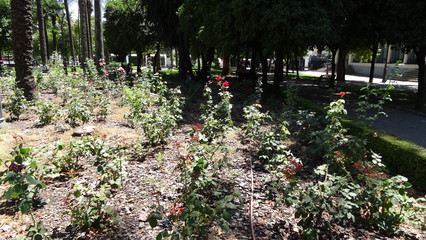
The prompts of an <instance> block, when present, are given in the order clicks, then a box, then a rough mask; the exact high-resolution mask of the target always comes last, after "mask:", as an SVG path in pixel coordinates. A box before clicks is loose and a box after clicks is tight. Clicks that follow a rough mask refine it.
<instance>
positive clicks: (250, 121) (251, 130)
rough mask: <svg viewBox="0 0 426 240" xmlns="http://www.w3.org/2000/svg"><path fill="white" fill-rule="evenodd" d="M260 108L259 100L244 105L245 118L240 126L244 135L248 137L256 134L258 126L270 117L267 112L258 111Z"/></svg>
mask: <svg viewBox="0 0 426 240" xmlns="http://www.w3.org/2000/svg"><path fill="white" fill-rule="evenodd" d="M261 108H262V105H260V102H256V103H254V104H252V105H249V106H246V107H244V109H243V111H244V118H245V119H246V123H245V124H244V125H243V127H242V128H243V132H244V135H246V136H248V137H254V136H256V134H257V132H258V131H259V127H260V126H262V124H263V123H264V122H265V121H266V120H268V119H270V116H269V115H268V113H262V112H261V111H260V109H261Z"/></svg>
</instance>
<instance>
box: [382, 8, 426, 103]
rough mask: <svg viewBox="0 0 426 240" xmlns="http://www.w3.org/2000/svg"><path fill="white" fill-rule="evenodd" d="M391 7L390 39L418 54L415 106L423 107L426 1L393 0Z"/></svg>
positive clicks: (425, 95) (425, 70) (425, 84)
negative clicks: (425, 13)
mask: <svg viewBox="0 0 426 240" xmlns="http://www.w3.org/2000/svg"><path fill="white" fill-rule="evenodd" d="M389 8H390V11H391V14H390V15H389V20H390V21H392V24H391V25H390V26H389V29H388V31H389V32H390V33H391V34H389V36H391V39H390V40H391V41H392V40H393V41H395V42H399V43H401V44H402V45H403V46H404V48H405V49H406V51H408V50H413V52H414V53H415V54H416V56H417V65H418V67H419V74H418V90H417V100H416V105H415V108H417V109H423V108H424V107H425V104H426V65H425V64H426V63H425V55H426V38H425V36H426V18H425V16H424V12H425V11H426V1H417V0H405V1H397V0H391V1H390V3H389ZM402 9H403V11H401V10H402Z"/></svg>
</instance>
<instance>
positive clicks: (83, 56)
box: [78, 0, 89, 70]
mask: <svg viewBox="0 0 426 240" xmlns="http://www.w3.org/2000/svg"><path fill="white" fill-rule="evenodd" d="M78 3H79V11H80V64H81V67H82V68H83V69H84V70H86V67H87V66H86V62H87V59H88V58H89V45H88V42H89V40H88V24H87V0H79V1H78Z"/></svg>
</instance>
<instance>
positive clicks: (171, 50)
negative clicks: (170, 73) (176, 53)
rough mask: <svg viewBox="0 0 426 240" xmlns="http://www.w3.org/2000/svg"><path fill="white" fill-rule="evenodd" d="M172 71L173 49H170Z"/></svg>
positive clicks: (171, 67)
mask: <svg viewBox="0 0 426 240" xmlns="http://www.w3.org/2000/svg"><path fill="white" fill-rule="evenodd" d="M170 69H173V47H172V48H171V49H170Z"/></svg>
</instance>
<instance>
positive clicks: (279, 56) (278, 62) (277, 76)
mask: <svg viewBox="0 0 426 240" xmlns="http://www.w3.org/2000/svg"><path fill="white" fill-rule="evenodd" d="M283 60H284V56H283V52H282V50H281V49H279V50H278V51H276V53H275V69H274V91H275V94H276V95H279V94H280V83H281V82H282V81H283V77H284V72H283V71H284V70H283V68H284V62H283Z"/></svg>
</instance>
